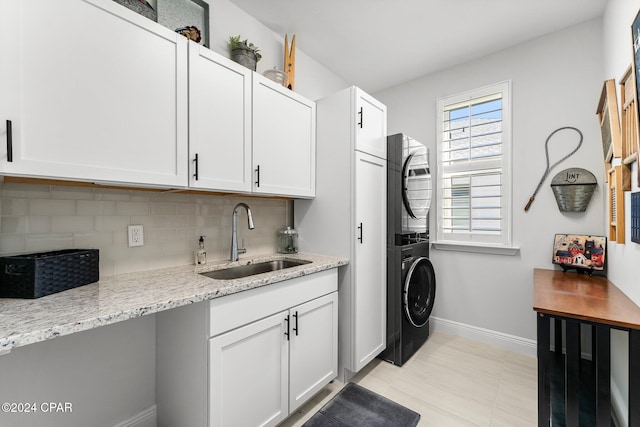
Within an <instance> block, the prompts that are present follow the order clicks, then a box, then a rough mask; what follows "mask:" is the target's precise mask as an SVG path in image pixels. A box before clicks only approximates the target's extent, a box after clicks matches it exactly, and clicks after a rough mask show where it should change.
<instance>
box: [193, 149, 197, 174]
mask: <svg viewBox="0 0 640 427" xmlns="http://www.w3.org/2000/svg"><path fill="white" fill-rule="evenodd" d="M193 161H194V162H195V163H196V164H195V173H194V174H193V177H194V178H195V179H196V181H197V180H198V153H196V158H195V159H193Z"/></svg>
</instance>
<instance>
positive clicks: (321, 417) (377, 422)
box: [303, 383, 420, 427]
mask: <svg viewBox="0 0 640 427" xmlns="http://www.w3.org/2000/svg"><path fill="white" fill-rule="evenodd" d="M419 420H420V414H418V413H417V412H414V411H412V410H411V409H408V408H405V407H404V406H402V405H400V404H398V403H396V402H394V401H392V400H389V399H387V398H386V397H383V396H380V395H379V394H376V393H374V392H372V391H371V390H367V389H366V388H364V387H361V386H359V385H358V384H355V383H348V384H347V385H346V386H344V388H343V389H342V390H340V391H339V392H338V394H336V395H335V396H334V397H333V398H332V399H331V400H330V401H329V402H327V404H326V405H324V406H323V407H322V409H320V410H319V411H318V412H317V413H316V414H314V415H313V417H311V418H310V419H309V421H307V422H306V423H304V424H303V427H357V426H362V427H365V426H366V427H415V426H416V425H417V424H418V421H419Z"/></svg>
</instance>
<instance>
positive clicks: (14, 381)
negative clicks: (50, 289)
mask: <svg viewBox="0 0 640 427" xmlns="http://www.w3.org/2000/svg"><path fill="white" fill-rule="evenodd" d="M0 377H1V378H2V382H1V383H0V402H16V403H18V402H21V403H26V402H30V403H35V404H36V410H37V411H36V412H35V413H4V412H2V413H0V425H2V426H12V427H33V426H46V427H69V426H79V427H80V426H82V427H85V426H104V427H108V426H114V425H116V424H118V423H120V422H122V421H124V420H127V419H130V418H132V417H134V416H135V415H137V414H138V413H140V412H142V411H144V410H145V409H147V408H150V407H153V406H154V405H155V316H153V315H151V316H146V317H141V318H138V319H134V320H128V321H126V322H121V323H116V324H114V325H111V326H107V327H103V328H98V329H93V330H90V331H84V332H80V333H77V334H73V335H67V336H64V337H60V338H56V339H54V340H49V341H45V342H42V343H38V344H33V345H28V346H25V347H20V348H17V349H15V350H14V351H12V352H11V353H9V354H7V355H4V356H0ZM48 402H54V403H62V404H64V403H70V404H71V410H72V411H71V412H63V413H45V412H43V411H42V410H41V405H42V404H43V403H48ZM145 425H149V424H145ZM139 427H142V426H139Z"/></svg>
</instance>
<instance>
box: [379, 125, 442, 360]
mask: <svg viewBox="0 0 640 427" xmlns="http://www.w3.org/2000/svg"><path fill="white" fill-rule="evenodd" d="M431 195H432V182H431V171H430V169H429V151H428V150H427V148H426V147H425V146H424V145H423V144H421V143H420V142H418V141H416V140H414V139H412V138H410V137H408V136H407V135H404V134H396V135H390V136H388V137H387V204H388V206H387V347H386V349H385V350H384V351H383V352H382V353H381V354H380V356H379V357H380V358H381V359H384V360H386V361H388V362H390V363H393V364H395V365H398V366H402V365H403V364H404V363H405V362H406V361H407V360H409V358H410V357H411V356H412V355H413V354H414V353H415V352H416V351H417V350H418V349H419V348H420V347H421V346H422V344H424V343H425V341H426V340H427V338H428V337H429V317H430V315H431V311H432V309H433V303H434V300H435V296H436V277H435V272H434V270H433V265H432V264H431V261H430V260H429V208H430V206H431Z"/></svg>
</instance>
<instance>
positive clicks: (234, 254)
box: [231, 203, 255, 261]
mask: <svg viewBox="0 0 640 427" xmlns="http://www.w3.org/2000/svg"><path fill="white" fill-rule="evenodd" d="M239 207H243V208H244V209H245V210H246V211H247V220H248V222H249V230H253V229H254V228H255V227H254V225H253V216H252V215H251V209H249V206H247V205H246V204H245V203H238V204H237V205H236V207H235V208H233V216H232V217H231V261H237V260H238V254H244V253H246V252H247V249H246V248H238V208H239ZM242 246H244V242H243V243H242Z"/></svg>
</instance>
